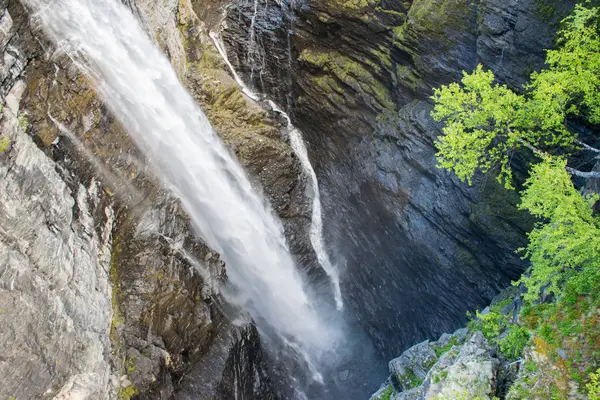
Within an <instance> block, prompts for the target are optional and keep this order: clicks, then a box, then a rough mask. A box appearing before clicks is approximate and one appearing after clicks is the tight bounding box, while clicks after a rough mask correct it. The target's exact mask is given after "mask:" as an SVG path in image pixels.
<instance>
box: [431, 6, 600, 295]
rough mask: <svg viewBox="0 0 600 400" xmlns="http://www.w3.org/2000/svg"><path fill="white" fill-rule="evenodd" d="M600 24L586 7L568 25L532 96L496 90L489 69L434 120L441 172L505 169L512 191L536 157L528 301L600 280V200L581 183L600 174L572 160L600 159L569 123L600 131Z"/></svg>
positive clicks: (449, 89) (448, 91)
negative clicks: (587, 155) (580, 154)
mask: <svg viewBox="0 0 600 400" xmlns="http://www.w3.org/2000/svg"><path fill="white" fill-rule="evenodd" d="M599 23H600V8H597V7H585V6H583V5H578V6H576V7H575V10H574V12H573V13H572V15H571V16H570V17H568V18H566V19H565V20H564V21H563V30H562V31H561V32H560V34H559V37H558V41H557V44H558V48H557V49H556V50H551V51H548V56H547V60H546V62H547V64H548V68H547V69H544V70H543V71H541V72H539V73H534V74H533V75H532V77H531V83H530V84H529V85H527V86H526V87H525V88H524V92H523V93H522V94H520V93H516V92H514V91H513V90H511V89H510V88H508V87H507V86H504V85H499V84H495V83H494V75H493V73H492V72H491V71H484V69H483V67H482V66H478V67H477V69H476V70H475V71H474V72H473V73H472V74H467V73H463V78H462V85H459V84H458V83H452V84H450V85H448V86H443V87H442V88H440V89H437V90H435V91H434V95H433V100H434V102H435V107H434V110H433V112H432V116H433V118H434V119H436V120H437V121H440V122H442V123H443V129H442V133H443V134H442V135H441V136H440V138H439V139H438V141H437V143H436V147H437V150H438V153H437V157H438V162H439V165H440V167H442V168H445V169H448V170H450V171H453V172H454V173H455V174H456V175H457V176H458V177H459V178H460V179H461V180H463V181H467V182H468V183H469V184H471V181H472V178H473V176H474V174H475V172H476V171H481V172H483V173H487V172H490V171H491V170H493V169H495V170H497V177H498V180H499V182H501V183H503V184H504V185H505V186H506V187H507V188H512V170H511V159H512V157H513V155H514V154H515V153H516V152H517V151H529V152H530V154H531V155H532V156H533V159H534V160H535V163H532V165H531V167H530V177H529V179H528V180H527V182H526V184H525V190H524V191H523V193H522V203H521V206H520V207H521V208H522V209H526V210H528V211H529V212H530V213H531V214H532V215H534V216H536V217H538V218H539V220H540V222H539V223H538V224H537V225H536V227H535V229H534V230H533V231H532V232H530V233H529V244H528V246H527V249H525V254H526V257H528V258H529V259H530V260H531V262H532V270H531V273H530V275H529V276H525V277H523V278H522V279H521V280H520V281H519V282H518V283H520V282H523V283H525V284H526V286H527V288H528V290H529V293H528V294H527V295H526V299H528V300H534V299H536V298H538V297H539V294H540V292H541V290H542V288H547V290H548V291H549V292H554V293H557V294H558V293H559V288H560V286H561V285H562V284H563V283H564V282H565V281H567V280H569V281H571V282H574V281H576V283H577V285H578V286H577V287H578V288H579V290H580V291H581V292H585V291H586V290H590V289H591V288H592V287H591V286H593V285H592V284H591V283H590V282H597V281H598V280H599V279H600V277H599V276H598V275H599V274H600V273H599V271H600V221H599V220H598V218H596V217H595V216H594V214H593V212H592V208H591V206H592V205H593V203H594V202H595V201H597V200H598V197H597V196H587V197H585V196H583V195H582V194H580V193H579V192H578V191H577V190H576V189H575V187H574V185H573V182H572V181H571V175H576V176H580V177H586V178H600V172H594V171H592V172H587V171H580V170H577V169H574V168H571V167H569V166H567V161H566V158H565V157H566V156H568V155H569V154H572V153H573V152H574V151H578V150H585V151H589V152H594V153H598V154H600V150H598V149H596V148H594V147H592V146H590V145H588V144H585V143H583V142H581V141H580V140H579V139H578V136H577V134H576V133H574V132H572V131H570V130H569V129H568V125H567V121H568V120H569V119H571V118H580V119H582V120H584V121H585V122H587V123H588V124H591V125H594V124H600V35H599ZM598 158H600V157H598Z"/></svg>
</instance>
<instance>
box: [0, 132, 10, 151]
mask: <svg viewBox="0 0 600 400" xmlns="http://www.w3.org/2000/svg"><path fill="white" fill-rule="evenodd" d="M9 145H10V139H9V138H8V137H6V136H5V137H3V138H1V139H0V153H4V152H6V150H8V146H9Z"/></svg>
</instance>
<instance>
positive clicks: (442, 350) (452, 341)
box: [435, 336, 458, 358]
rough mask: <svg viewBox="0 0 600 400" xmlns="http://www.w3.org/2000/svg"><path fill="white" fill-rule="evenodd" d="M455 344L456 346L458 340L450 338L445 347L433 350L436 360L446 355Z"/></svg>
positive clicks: (454, 337)
mask: <svg viewBox="0 0 600 400" xmlns="http://www.w3.org/2000/svg"><path fill="white" fill-rule="evenodd" d="M456 344H458V339H457V338H456V336H453V337H451V338H450V340H449V341H448V343H447V344H446V345H445V346H441V347H436V348H435V355H436V356H437V357H438V358H440V356H441V355H442V354H444V353H446V352H447V351H448V350H450V349H451V348H452V347H453V346H455V345H456Z"/></svg>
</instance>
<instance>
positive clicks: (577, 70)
mask: <svg viewBox="0 0 600 400" xmlns="http://www.w3.org/2000/svg"><path fill="white" fill-rule="evenodd" d="M599 18H600V8H596V7H591V8H587V7H585V6H583V5H577V6H576V7H575V11H574V12H573V14H572V15H571V16H569V17H567V18H566V19H565V20H564V24H565V29H563V30H561V32H560V34H559V38H558V42H557V44H558V48H557V49H556V50H550V51H548V55H547V58H546V63H547V64H548V65H549V68H548V69H545V70H543V71H542V72H540V73H537V74H533V76H532V79H533V82H532V84H531V86H530V89H531V93H532V99H531V100H532V101H531V103H532V105H533V107H534V109H535V111H536V112H537V116H538V118H539V119H540V120H539V121H540V122H543V125H542V127H543V128H545V129H558V130H564V129H565V127H564V119H565V118H566V117H567V116H568V115H569V114H572V115H584V116H585V117H586V118H587V119H588V120H589V121H590V122H592V123H595V124H597V123H600V36H599V35H598V21H599Z"/></svg>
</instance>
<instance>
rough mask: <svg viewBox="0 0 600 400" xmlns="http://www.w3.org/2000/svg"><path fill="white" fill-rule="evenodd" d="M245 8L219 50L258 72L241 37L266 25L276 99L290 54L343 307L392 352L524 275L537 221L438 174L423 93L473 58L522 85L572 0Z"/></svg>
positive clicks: (269, 88) (486, 186)
mask: <svg viewBox="0 0 600 400" xmlns="http://www.w3.org/2000/svg"><path fill="white" fill-rule="evenodd" d="M248 3H249V2H241V1H240V2H234V3H233V6H232V9H231V10H230V12H229V14H228V15H229V17H228V19H227V29H226V31H225V35H226V36H227V37H228V44H229V45H230V48H231V51H232V52H233V51H235V52H236V53H238V56H237V60H238V67H239V69H240V70H241V71H243V72H245V76H246V79H247V80H248V79H251V78H252V76H251V72H252V71H249V66H248V63H247V60H248V57H249V56H248V54H246V50H245V49H246V48H247V46H245V45H238V44H237V43H246V42H247V40H248V37H249V35H248V27H249V26H253V27H255V28H254V29H255V30H256V29H257V28H256V27H257V26H258V27H259V32H258V35H259V36H260V37H261V38H262V39H261V42H260V43H261V44H262V45H263V46H265V51H264V55H265V58H264V59H263V60H262V61H261V62H262V63H263V64H265V66H264V68H262V71H263V72H262V73H263V75H265V76H267V77H268V78H269V79H265V78H263V79H262V82H259V81H257V80H256V79H255V78H254V82H255V85H256V86H257V87H261V86H260V85H263V86H266V87H265V88H264V91H265V92H267V93H269V94H270V95H271V96H274V97H275V98H277V99H278V100H279V101H283V100H285V96H283V95H281V94H279V92H280V90H281V88H286V90H287V85H289V83H287V82H285V81H284V79H285V77H283V76H281V73H280V75H276V74H274V73H273V72H271V71H273V70H280V68H281V66H282V60H288V59H289V58H290V57H291V59H292V60H293V62H292V63H291V67H290V68H291V75H292V76H291V86H292V102H291V104H290V111H291V114H292V115H293V119H294V121H295V123H296V124H297V126H299V127H300V128H301V129H302V130H303V132H304V134H305V137H306V138H307V139H308V142H309V147H310V148H309V152H310V154H311V158H312V161H313V165H314V166H315V167H316V169H317V174H318V176H319V180H320V186H321V190H322V193H323V202H324V208H325V210H324V215H325V221H326V223H325V229H326V235H327V242H328V245H329V248H330V250H331V251H332V253H333V255H334V256H335V258H336V262H337V265H338V266H339V268H341V269H342V275H343V280H344V285H343V286H344V287H343V292H344V295H345V298H346V300H347V302H348V304H349V305H350V307H351V309H352V310H353V312H355V313H356V314H357V316H358V317H359V319H360V320H361V322H362V324H363V326H364V327H365V328H366V329H367V330H368V332H369V333H370V335H371V337H372V338H373V340H374V342H375V343H376V344H377V346H378V347H379V349H380V350H381V351H382V352H383V353H384V354H386V355H387V356H388V357H391V356H393V355H394V354H397V353H398V351H399V350H401V349H403V348H406V347H407V346H408V345H410V344H412V343H415V342H416V341H419V340H422V339H424V338H427V337H435V336H438V335H440V334H441V333H442V332H444V331H451V330H453V329H455V328H457V327H458V326H460V324H462V323H463V322H464V320H465V311H467V310H469V309H473V308H475V307H478V306H483V305H485V304H487V303H488V302H489V300H490V299H491V298H492V297H493V296H494V295H495V294H496V293H497V292H498V291H499V290H500V289H501V288H503V287H505V286H506V285H507V284H508V283H509V282H510V280H511V279H515V278H516V277H518V276H519V274H520V273H521V272H522V270H523V268H524V267H525V265H524V263H523V262H522V261H521V260H520V259H519V257H518V256H517V255H515V254H514V250H515V249H516V248H518V247H521V245H522V244H523V243H524V233H525V232H526V231H527V229H528V228H529V226H530V223H531V222H530V221H529V220H528V219H527V218H526V217H525V216H524V215H523V214H521V213H518V212H517V211H516V210H515V207H514V206H515V204H516V202H517V201H518V198H517V196H516V195H515V193H511V192H506V191H504V190H503V189H502V188H501V187H499V185H498V184H497V183H496V182H495V181H494V179H493V177H488V178H483V177H478V179H477V180H476V181H475V182H474V185H473V187H467V186H466V185H465V184H463V183H461V182H459V181H458V180H457V179H456V178H455V177H453V176H452V175H451V174H450V173H448V172H446V171H442V170H439V169H437V168H436V161H435V150H434V147H433V143H434V141H435V138H436V137H437V135H439V134H440V129H439V126H438V125H437V124H436V123H435V122H434V121H433V120H432V119H431V118H430V116H429V113H430V111H431V105H430V104H429V100H428V96H430V94H431V93H432V88H435V87H438V86H440V85H441V84H447V83H449V82H452V81H456V80H458V79H460V77H461V71H462V70H467V71H471V70H473V69H474V68H475V66H476V65H477V64H478V63H481V64H483V65H484V67H486V68H489V69H492V70H493V71H494V72H495V73H496V75H497V76H498V78H499V80H500V81H501V82H504V83H507V84H509V85H511V86H512V87H515V88H517V89H518V88H519V87H520V85H522V84H523V83H524V82H525V81H526V79H527V77H528V76H529V74H530V73H531V72H533V71H535V70H537V69H539V68H541V67H542V65H543V60H544V56H545V53H544V49H545V48H548V47H551V46H552V40H553V36H554V32H555V31H556V28H557V26H558V21H560V19H561V18H562V16H564V15H565V14H566V13H567V12H568V10H569V9H570V8H571V7H572V6H573V2H572V1H569V2H563V1H551V2H543V3H542V2H538V1H535V0H529V1H509V2H506V1H496V0H482V1H470V0H414V1H412V2H391V1H378V0H375V1H368V2H344V1H321V0H312V1H306V2H286V3H285V4H284V5H283V6H282V7H280V6H278V5H276V4H270V5H269V7H270V8H269V9H266V8H265V6H264V4H263V3H262V2H260V1H259V2H258V4H259V7H258V10H259V12H258V14H256V16H255V14H254V12H253V8H250V6H249V5H248ZM261 7H262V8H261ZM253 18H254V19H255V22H254V23H252V19H253ZM288 33H289V36H288V38H289V43H288V42H287V41H286V40H284V39H282V38H283V37H285V35H286V34H288ZM286 62H287V61H286ZM250 69H251V68H250ZM269 82H272V83H269ZM273 82H274V83H273ZM288 97H289V96H288Z"/></svg>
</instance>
